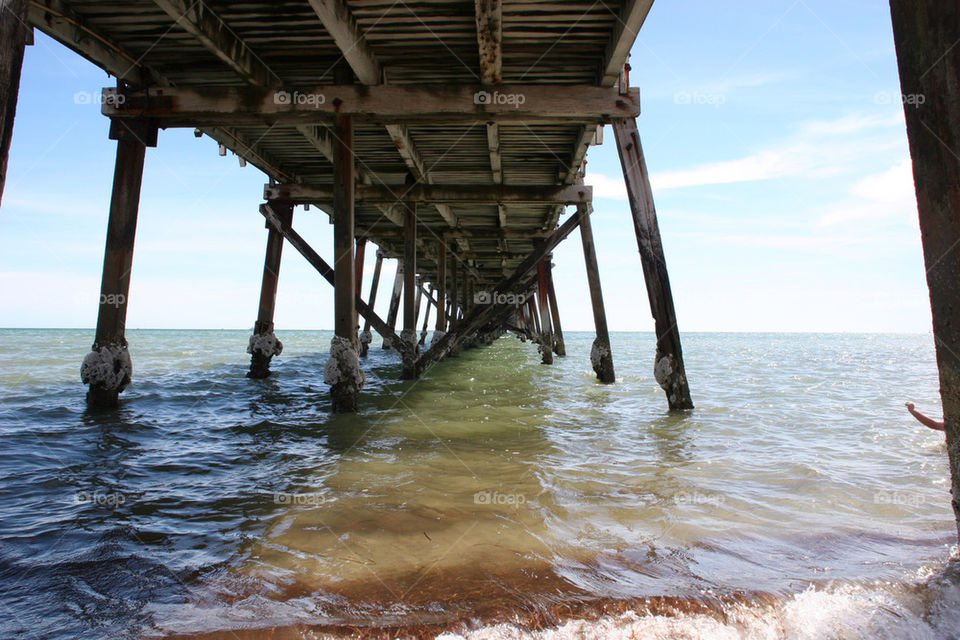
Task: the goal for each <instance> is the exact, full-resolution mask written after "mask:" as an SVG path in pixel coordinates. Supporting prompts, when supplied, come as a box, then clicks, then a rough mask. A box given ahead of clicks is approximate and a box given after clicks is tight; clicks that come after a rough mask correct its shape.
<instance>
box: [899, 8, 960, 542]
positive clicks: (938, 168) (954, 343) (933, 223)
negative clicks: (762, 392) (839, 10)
mask: <svg viewBox="0 0 960 640" xmlns="http://www.w3.org/2000/svg"><path fill="white" fill-rule="evenodd" d="M890 12H891V16H892V18H893V35H894V42H895V44H896V49H897V63H898V66H899V70H900V86H901V95H902V102H903V104H904V110H905V111H906V119H907V137H908V138H909V140H910V155H911V156H912V158H913V180H914V185H915V187H916V192H917V206H918V210H919V215H920V237H921V240H922V242H923V257H924V261H925V263H926V267H927V287H928V288H929V289H930V308H931V311H932V313H933V338H934V342H935V344H936V352H937V366H938V368H939V372H940V398H941V402H942V403H943V421H944V430H945V431H946V438H947V453H948V455H949V458H950V475H951V478H952V488H951V493H952V494H953V501H952V502H953V512H954V516H955V517H956V518H957V528H958V533H960V322H958V315H957V314H958V310H960V277H958V274H960V159H958V158H960V156H958V155H957V154H960V83H958V80H957V79H958V78H960V46H958V45H957V42H958V41H960V5H958V4H957V3H956V2H944V1H943V0H890Z"/></svg>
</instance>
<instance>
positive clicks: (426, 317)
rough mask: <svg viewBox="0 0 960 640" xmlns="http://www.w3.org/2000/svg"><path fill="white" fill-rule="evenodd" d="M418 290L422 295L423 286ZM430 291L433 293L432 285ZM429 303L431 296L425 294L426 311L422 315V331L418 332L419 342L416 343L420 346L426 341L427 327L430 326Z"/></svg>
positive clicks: (431, 299) (431, 300)
mask: <svg viewBox="0 0 960 640" xmlns="http://www.w3.org/2000/svg"><path fill="white" fill-rule="evenodd" d="M419 288H420V293H423V285H421V286H420V287H419ZM430 291H431V292H432V291H433V285H432V284H431V285H430ZM431 302H433V296H432V295H431V294H429V293H428V294H427V310H426V312H425V313H424V314H423V329H421V330H420V340H419V341H418V344H421V345H422V344H423V343H424V342H426V341H427V327H429V326H430V303H431Z"/></svg>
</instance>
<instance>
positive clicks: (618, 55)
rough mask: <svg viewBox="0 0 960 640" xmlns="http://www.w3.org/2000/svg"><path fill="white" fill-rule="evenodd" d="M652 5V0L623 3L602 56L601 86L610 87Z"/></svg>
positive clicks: (618, 73)
mask: <svg viewBox="0 0 960 640" xmlns="http://www.w3.org/2000/svg"><path fill="white" fill-rule="evenodd" d="M652 6H653V0H628V1H627V2H626V3H624V4H623V10H622V11H621V12H620V17H619V18H618V19H617V23H616V27H615V28H614V32H613V35H612V37H611V38H610V42H609V43H608V44H607V51H606V55H605V56H604V58H605V60H604V65H603V76H602V77H601V78H600V84H602V85H603V86H605V87H612V86H613V85H614V83H615V82H616V81H617V78H618V77H619V76H620V71H621V70H622V69H623V65H624V63H625V62H626V60H627V56H628V55H630V49H631V48H632V47H633V43H634V41H635V40H636V39H637V34H638V33H640V27H642V26H643V22H644V20H646V19H647V14H649V13H650V8H651V7H652Z"/></svg>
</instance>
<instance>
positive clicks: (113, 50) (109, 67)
mask: <svg viewBox="0 0 960 640" xmlns="http://www.w3.org/2000/svg"><path fill="white" fill-rule="evenodd" d="M25 4H28V5H29V8H28V12H27V15H28V18H29V21H30V24H32V25H34V26H35V27H37V28H38V29H40V30H41V31H43V32H44V33H45V34H47V35H48V36H50V37H51V38H53V39H54V40H56V41H58V42H60V43H61V44H62V45H64V46H66V47H69V48H70V49H73V50H74V51H76V52H77V53H79V54H80V55H82V56H83V57H84V58H86V59H87V60H89V61H91V62H93V63H94V64H96V65H97V66H99V67H101V68H103V69H105V70H106V71H107V72H109V73H112V74H113V75H115V76H116V77H117V78H118V79H119V80H123V81H124V82H128V83H130V85H131V86H134V87H142V86H144V85H146V84H148V83H151V82H153V83H156V84H160V85H169V84H170V83H169V82H167V81H166V80H165V79H164V78H162V77H161V76H160V75H159V74H157V73H156V72H155V71H153V70H151V69H149V68H148V67H146V66H145V65H144V64H143V62H142V61H141V60H138V59H137V57H136V56H134V55H132V54H131V53H129V52H128V51H124V50H123V49H122V48H121V47H120V46H118V45H117V44H116V43H115V42H113V41H112V40H110V38H107V37H106V36H104V35H103V34H102V33H99V32H97V31H94V30H93V29H91V28H90V26H89V25H87V24H84V20H83V18H82V16H79V15H77V13H76V12H74V11H73V10H71V9H70V7H68V6H67V4H66V3H65V2H62V1H61V0H43V3H42V4H41V3H39V2H33V3H31V2H25ZM3 41H6V37H5V36H4V38H3Z"/></svg>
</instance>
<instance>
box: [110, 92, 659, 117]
mask: <svg viewBox="0 0 960 640" xmlns="http://www.w3.org/2000/svg"><path fill="white" fill-rule="evenodd" d="M102 113H103V114H104V115H105V116H109V117H111V118H136V117H147V118H156V119H157V120H159V121H160V123H161V124H162V125H164V126H167V127H196V126H204V125H211V126H220V125H230V124H264V123H270V124H278V125H302V124H320V123H329V122H332V121H333V118H334V117H335V116H336V115H337V114H340V115H350V116H354V118H355V119H356V120H357V121H362V122H382V123H400V122H427V123H432V124H438V123H452V122H467V123H470V122H476V123H487V122H522V123H528V124H529V123H537V122H547V123H550V122H554V123H563V124H571V123H578V122H579V123H593V124H600V123H604V122H609V121H611V119H614V118H633V117H635V116H637V115H639V113H640V90H639V89H630V90H628V92H627V93H626V94H621V93H620V91H619V90H618V89H616V88H615V87H595V86H590V85H543V84H540V85H501V86H499V87H496V88H494V87H490V88H488V89H481V88H478V87H475V86H472V85H438V86H432V85H430V86H424V85H373V86H359V85H326V86H318V87H312V88H310V89H305V90H303V91H292V92H291V91H286V90H280V89H267V88H262V87H217V86H211V87H158V88H151V89H147V90H144V91H131V92H125V91H124V90H122V89H117V88H115V87H108V88H105V89H103V108H102Z"/></svg>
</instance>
